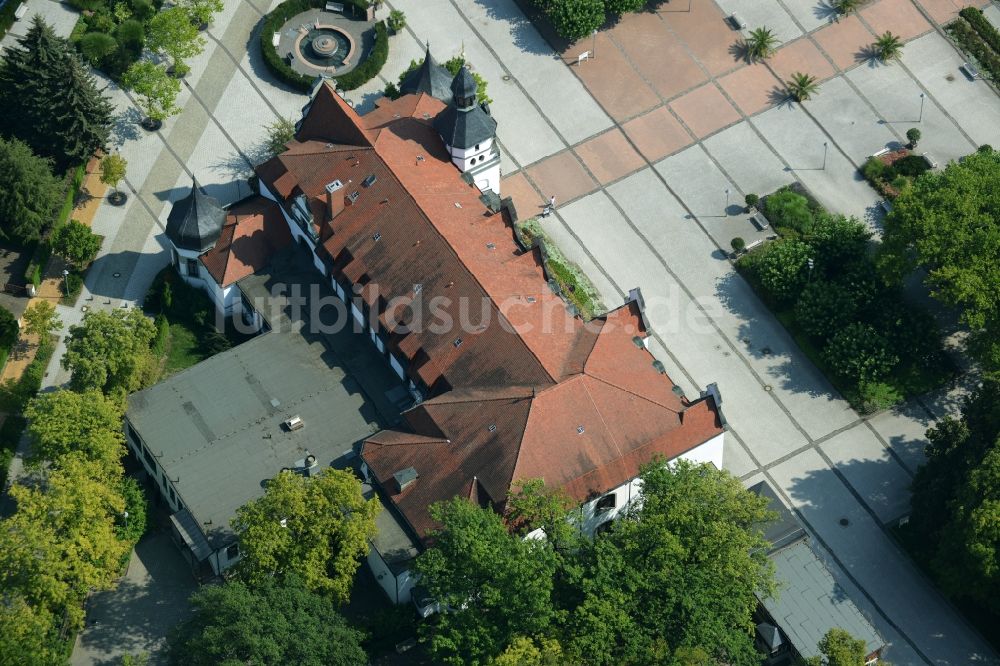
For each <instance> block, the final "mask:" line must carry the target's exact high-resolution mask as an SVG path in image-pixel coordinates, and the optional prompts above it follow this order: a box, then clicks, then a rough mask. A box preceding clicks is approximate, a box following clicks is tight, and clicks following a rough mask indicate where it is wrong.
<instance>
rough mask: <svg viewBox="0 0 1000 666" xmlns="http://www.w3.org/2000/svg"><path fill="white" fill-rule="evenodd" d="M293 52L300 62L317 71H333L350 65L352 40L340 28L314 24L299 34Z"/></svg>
mask: <svg viewBox="0 0 1000 666" xmlns="http://www.w3.org/2000/svg"><path fill="white" fill-rule="evenodd" d="M295 51H296V54H297V56H298V57H299V58H300V60H301V61H302V62H305V63H308V64H309V65H311V66H313V67H315V68H317V69H321V70H333V69H337V68H338V67H344V66H345V65H349V64H351V60H350V59H351V55H352V53H353V51H354V40H353V39H351V36H350V35H348V34H347V33H346V32H344V31H343V30H341V29H340V28H337V27H335V26H332V25H319V24H316V25H314V26H312V27H310V28H309V29H308V30H303V31H302V32H301V33H300V34H299V37H298V38H297V39H296V40H295Z"/></svg>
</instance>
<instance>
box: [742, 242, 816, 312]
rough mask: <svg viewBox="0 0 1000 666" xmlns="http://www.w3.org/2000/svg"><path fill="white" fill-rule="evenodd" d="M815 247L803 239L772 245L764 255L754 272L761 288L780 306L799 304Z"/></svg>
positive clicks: (761, 256)
mask: <svg viewBox="0 0 1000 666" xmlns="http://www.w3.org/2000/svg"><path fill="white" fill-rule="evenodd" d="M811 252H812V248H810V247H809V246H808V245H806V244H805V243H803V242H802V241H799V240H781V241H778V242H775V243H771V244H770V245H768V246H767V247H765V249H764V250H763V251H762V252H760V253H754V254H760V258H759V260H758V261H757V262H755V265H754V270H755V273H756V275H757V279H758V280H759V281H760V284H761V286H762V287H763V288H764V290H765V291H766V292H767V294H768V295H769V296H770V297H771V299H772V300H773V301H774V302H775V303H776V304H778V305H779V306H784V305H788V304H791V303H793V302H794V301H795V299H796V297H797V296H798V294H799V292H800V291H801V290H802V286H803V285H804V284H805V282H806V277H807V264H808V260H809V256H810V254H811Z"/></svg>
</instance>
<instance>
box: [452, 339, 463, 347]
mask: <svg viewBox="0 0 1000 666" xmlns="http://www.w3.org/2000/svg"><path fill="white" fill-rule="evenodd" d="M452 344H453V345H455V349H458V348H459V347H461V346H462V338H455V342H453V343H452Z"/></svg>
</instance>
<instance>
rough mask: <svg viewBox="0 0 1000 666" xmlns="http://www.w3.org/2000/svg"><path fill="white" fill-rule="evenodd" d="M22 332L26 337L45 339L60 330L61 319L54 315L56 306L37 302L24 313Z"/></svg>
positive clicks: (45, 302)
mask: <svg viewBox="0 0 1000 666" xmlns="http://www.w3.org/2000/svg"><path fill="white" fill-rule="evenodd" d="M23 319H24V330H25V332H26V333H28V335H37V336H38V337H40V338H47V337H48V336H50V335H52V334H53V333H55V332H56V331H58V330H60V329H61V328H62V325H63V324H62V319H61V318H60V317H59V315H58V314H57V313H56V306H54V305H52V303H50V302H49V301H43V300H37V301H35V303H34V304H33V305H32V306H31V307H29V308H28V309H27V310H25V311H24V315H23Z"/></svg>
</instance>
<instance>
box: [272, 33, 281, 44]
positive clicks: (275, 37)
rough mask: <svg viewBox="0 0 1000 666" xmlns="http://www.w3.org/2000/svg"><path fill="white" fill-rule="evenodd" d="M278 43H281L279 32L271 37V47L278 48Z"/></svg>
mask: <svg viewBox="0 0 1000 666" xmlns="http://www.w3.org/2000/svg"><path fill="white" fill-rule="evenodd" d="M280 41H281V33H280V32H276V33H274V35H272V36H271V46H273V47H274V48H278V42H280Z"/></svg>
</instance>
